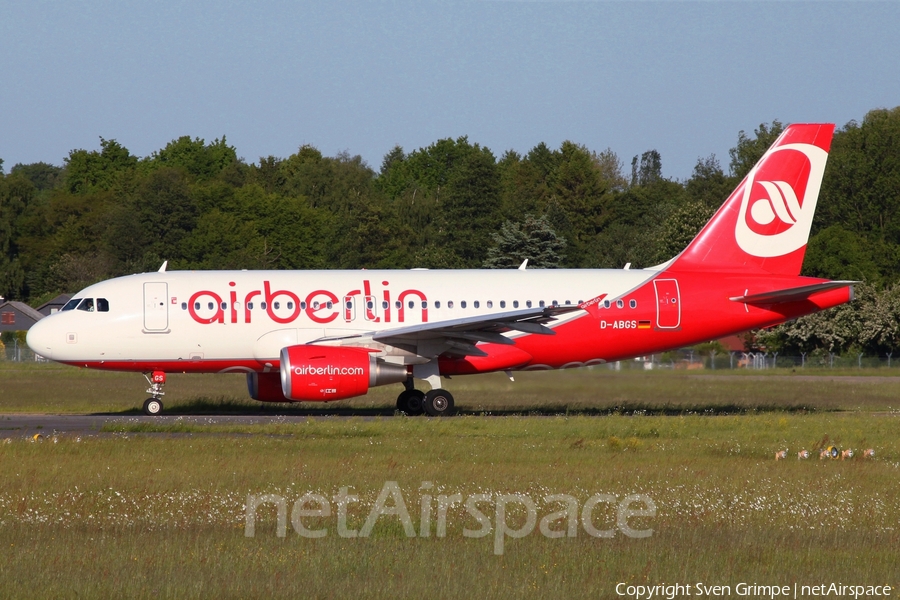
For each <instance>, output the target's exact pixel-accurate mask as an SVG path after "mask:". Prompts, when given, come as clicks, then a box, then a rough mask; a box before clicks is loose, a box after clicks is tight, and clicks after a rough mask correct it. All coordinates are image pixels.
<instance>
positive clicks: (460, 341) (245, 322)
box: [27, 124, 856, 416]
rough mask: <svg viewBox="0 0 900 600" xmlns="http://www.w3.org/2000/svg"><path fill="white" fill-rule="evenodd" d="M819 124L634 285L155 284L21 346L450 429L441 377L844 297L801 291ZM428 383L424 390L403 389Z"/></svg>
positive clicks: (646, 347) (582, 353)
mask: <svg viewBox="0 0 900 600" xmlns="http://www.w3.org/2000/svg"><path fill="white" fill-rule="evenodd" d="M833 133H834V125H833V124H794V125H790V126H789V127H787V128H786V129H785V130H784V132H783V133H782V134H781V136H780V137H779V138H778V139H777V140H776V141H775V142H774V144H773V145H772V146H771V147H770V148H769V149H768V151H767V152H766V153H765V155H764V156H763V157H762V158H761V159H760V161H759V162H758V163H757V164H756V165H755V166H754V167H753V169H752V170H751V171H750V172H749V173H748V174H747V176H746V177H745V178H744V180H743V181H742V182H741V183H740V184H739V185H738V187H737V188H736V189H735V190H734V192H732V193H731V195H730V196H729V197H728V199H727V200H726V201H725V203H724V204H723V205H722V206H721V207H720V208H719V210H718V211H717V212H716V213H715V215H714V216H713V217H712V218H711V219H710V221H709V222H708V223H707V224H706V225H705V226H704V227H703V228H702V230H701V231H700V232H699V234H697V236H696V237H695V238H694V239H693V241H691V243H690V244H689V245H688V246H687V248H686V249H685V250H684V251H683V252H681V253H680V254H678V255H677V256H676V257H674V258H673V259H671V260H669V261H667V262H665V263H663V264H661V265H657V266H655V267H650V268H645V269H630V268H628V266H626V268H625V269H528V268H527V264H526V263H527V261H526V262H525V263H523V264H522V266H521V267H519V268H518V269H505V270H426V269H412V270H408V271H406V270H375V271H368V270H360V271H349V270H335V271H167V270H166V264H165V263H164V264H163V266H162V267H161V268H160V270H159V271H158V272H154V273H144V274H137V275H130V276H125V277H118V278H115V279H110V280H108V281H103V282H100V283H97V284H94V285H91V286H89V287H87V288H85V289H84V290H82V291H81V292H79V293H77V294H76V295H75V296H74V297H73V298H72V300H71V301H69V303H68V304H66V305H65V307H64V308H63V309H62V310H61V311H60V312H58V313H55V314H53V315H50V316H48V317H46V318H44V319H42V320H40V321H39V322H38V323H36V324H35V325H34V326H33V327H32V328H31V329H30V330H29V332H28V337H27V341H28V345H29V346H30V347H31V348H32V350H34V351H35V352H36V353H37V354H39V355H41V356H44V357H46V358H48V359H52V360H54V361H57V362H60V363H65V364H68V365H74V366H78V367H86V368H93V369H107V370H115V371H134V372H141V373H143V374H144V376H145V378H147V380H148V382H149V384H150V387H149V389H148V390H147V393H149V394H150V397H149V398H147V400H146V401H145V402H144V405H143V411H144V413H146V414H147V415H159V414H161V413H162V410H163V403H162V397H163V395H164V392H163V386H164V384H165V383H166V374H167V373H175V372H178V373H228V372H245V373H246V377H247V386H248V391H249V394H250V396H251V397H252V398H254V399H256V400H259V401H263V402H295V401H324V402H329V401H333V400H339V399H344V398H351V397H356V396H362V395H364V394H366V393H367V392H368V390H369V388H371V387H374V386H381V385H386V384H402V386H403V390H402V392H401V393H400V394H399V396H398V398H397V408H398V409H399V410H400V411H403V412H404V413H407V414H410V415H418V414H422V413H426V414H428V415H430V416H449V415H452V414H454V413H455V401H454V398H453V395H452V394H451V393H450V392H449V391H447V390H446V389H444V388H443V384H442V380H443V378H451V377H454V376H457V375H469V374H476V373H489V372H498V371H505V372H506V373H507V375H509V376H510V377H511V378H512V372H514V371H523V370H542V369H565V368H572V367H581V366H589V365H598V364H603V363H607V362H611V361H618V360H625V359H630V358H634V357H636V356H645V355H649V354H653V353H657V352H663V351H666V350H670V349H676V348H681V347H684V346H688V345H692V344H696V343H700V342H704V341H708V340H711V339H717V338H721V337H724V336H727V335H731V334H734V333H739V332H742V331H747V330H749V329H754V328H759V327H768V326H772V325H776V324H778V323H782V322H784V321H787V320H790V319H794V318H797V317H799V316H802V315H806V314H809V313H813V312H816V311H819V310H823V309H827V308H830V307H834V306H838V305H840V304H843V303H845V302H849V301H850V300H852V298H853V284H854V283H856V282H853V281H829V280H826V279H819V278H811V277H801V276H800V268H801V266H802V263H803V256H804V253H805V251H806V244H807V241H808V239H809V232H810V227H811V224H812V218H813V214H814V212H815V208H816V202H817V199H818V195H819V188H820V186H821V183H822V175H823V173H824V170H825V163H826V160H827V158H828V151H829V149H830V145H831V139H832V136H833ZM417 380H419V381H424V382H425V383H427V384H428V386H429V388H430V389H429V391H427V392H423V391H421V390H419V389H417V387H416V385H417V384H416V381H417Z"/></svg>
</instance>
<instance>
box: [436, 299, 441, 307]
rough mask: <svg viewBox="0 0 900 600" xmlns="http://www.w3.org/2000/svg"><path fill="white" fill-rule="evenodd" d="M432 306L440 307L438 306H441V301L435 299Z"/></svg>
mask: <svg viewBox="0 0 900 600" xmlns="http://www.w3.org/2000/svg"><path fill="white" fill-rule="evenodd" d="M434 307H435V308H440V307H441V301H440V300H435V301H434Z"/></svg>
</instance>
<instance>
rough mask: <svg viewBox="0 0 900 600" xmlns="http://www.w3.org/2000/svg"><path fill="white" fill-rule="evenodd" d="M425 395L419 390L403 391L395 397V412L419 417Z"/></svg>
mask: <svg viewBox="0 0 900 600" xmlns="http://www.w3.org/2000/svg"><path fill="white" fill-rule="evenodd" d="M424 401H425V394H424V393H423V392H422V391H420V390H404V391H403V392H401V393H400V395H399V396H397V410H399V411H400V412H403V413H406V414H408V415H409V416H411V417H414V416H417V415H421V414H422V412H423V408H422V404H423V403H424Z"/></svg>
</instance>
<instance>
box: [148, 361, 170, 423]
mask: <svg viewBox="0 0 900 600" xmlns="http://www.w3.org/2000/svg"><path fill="white" fill-rule="evenodd" d="M144 379H146V380H147V383H149V384H150V387H149V388H148V389H147V393H148V394H151V397H150V398H147V399H146V400H144V414H145V415H147V416H148V417H155V416H158V415H160V414H162V410H163V403H162V397H163V396H164V395H165V394H166V393H165V392H164V391H162V388H163V386H164V385H165V384H166V374H165V373H164V372H163V371H153V373H151V374H150V376H149V377H147V374H146V373H145V374H144Z"/></svg>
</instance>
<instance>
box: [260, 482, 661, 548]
mask: <svg viewBox="0 0 900 600" xmlns="http://www.w3.org/2000/svg"><path fill="white" fill-rule="evenodd" d="M418 492H419V493H418V500H419V502H418V504H419V505H418V506H417V507H416V506H415V505H413V508H414V513H413V514H414V515H415V513H416V512H417V513H418V515H415V516H418V523H414V521H413V518H412V517H411V516H410V511H409V510H408V509H407V502H406V498H405V497H404V493H403V491H402V490H401V489H400V486H399V484H398V483H397V482H396V481H387V482H385V483H384V485H383V486H382V488H381V491H380V492H379V493H378V497H377V498H376V499H375V501H374V503H371V502H370V501H369V502H365V501H361V499H360V497H359V496H357V495H355V494H351V493H350V488H349V487H341V488H340V490H339V491H338V493H337V494H335V495H334V496H333V497H332V498H328V497H326V496H325V495H323V494H320V493H316V492H307V493H305V494H304V495H302V496H301V497H300V498H299V499H297V501H296V502H294V505H293V509H292V510H291V511H290V522H291V525H292V526H293V528H294V530H295V531H296V532H297V533H298V534H299V535H301V536H303V537H307V538H322V537H325V536H327V535H328V533H329V531H330V529H329V528H328V527H327V524H328V519H330V518H332V517H333V516H336V517H337V527H336V529H337V534H338V536H340V537H342V538H358V537H359V538H365V537H369V536H370V535H371V533H372V530H373V529H374V527H375V525H376V523H377V522H378V519H379V518H382V517H389V518H387V519H383V520H386V521H390V522H391V523H390V524H391V526H393V525H394V523H396V521H393V519H394V518H396V519H397V520H399V522H400V525H401V526H402V527H403V531H404V533H405V534H406V536H407V537H431V536H432V535H433V536H434V537H438V538H443V537H447V531H448V529H450V530H451V531H454V530H458V529H459V528H462V535H463V537H467V538H481V537H487V536H492V537H493V542H494V543H493V546H494V554H503V552H504V548H505V544H506V542H507V539H508V538H522V537H525V536H527V535H529V534H531V533H533V532H534V530H535V526H537V528H538V530H539V531H540V533H541V534H542V535H543V536H544V537H547V538H564V537H565V538H574V537H577V536H578V535H579V534H578V532H579V529H583V530H584V533H586V534H587V535H589V536H591V537H596V538H613V537H615V536H616V534H619V533H620V534H623V535H625V536H626V537H630V538H647V537H650V536H651V535H653V530H652V529H639V528H638V527H639V526H640V525H642V524H646V523H647V521H646V518H647V517H655V516H656V504H655V503H654V502H653V500H652V499H651V498H650V497H649V496H647V495H646V494H629V495H626V496H624V497H622V498H618V497H617V496H615V495H613V494H594V495H593V496H591V497H590V498H588V499H587V500H586V501H585V502H584V504H580V503H579V501H578V499H577V498H575V497H574V496H571V495H569V494H550V495H547V496H545V497H544V498H543V502H535V500H533V499H532V498H531V497H530V496H528V495H526V494H508V493H507V494H487V493H480V494H472V495H470V496H468V497H463V495H462V494H461V493H451V494H440V493H436V492H437V490H435V489H434V485H433V483H432V482H430V481H423V482H422V485H421V486H420V487H419V490H418ZM407 497H408V495H407ZM370 503H371V508H370V509H369V510H365V505H366V504H370ZM264 505H274V508H275V513H276V535H277V536H278V537H285V536H286V535H287V522H288V502H287V500H286V499H285V498H284V497H283V496H280V495H277V494H263V495H252V494H251V495H248V496H247V504H246V505H245V523H244V535H245V536H246V537H255V535H256V520H257V512H258V510H260V507H261V506H264ZM540 505H542V506H544V507H546V508H547V509H549V510H548V511H547V514H545V515H544V516H543V518H541V519H540V521H538V516H539V512H542V511H539V509H538V507H539V506H540ZM332 507H334V508H332ZM415 509H418V510H415ZM263 510H266V509H265V508H264V509H263ZM269 511H271V508H268V510H267V511H266V512H267V513H268V514H271V512H269ZM335 513H336V515H335ZM363 518H364V519H365V520H364V521H363ZM636 519H641V520H636ZM354 523H355V525H356V526H359V525H361V527H359V528H358V529H355V528H353V527H352V526H351V525H353V524H354ZM473 524H474V525H476V527H474V528H471V529H470V528H469V527H468V526H469V525H473ZM579 524H580V525H581V527H579ZM417 525H418V527H417Z"/></svg>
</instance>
